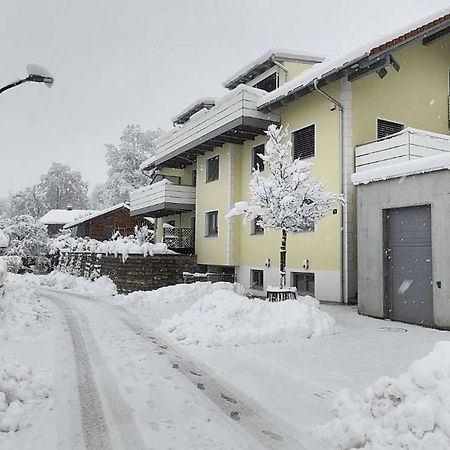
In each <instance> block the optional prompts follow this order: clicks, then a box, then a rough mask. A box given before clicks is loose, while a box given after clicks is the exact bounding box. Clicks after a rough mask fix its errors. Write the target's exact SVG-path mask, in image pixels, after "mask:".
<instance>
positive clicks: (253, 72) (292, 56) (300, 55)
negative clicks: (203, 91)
mask: <svg viewBox="0 0 450 450" xmlns="http://www.w3.org/2000/svg"><path fill="white" fill-rule="evenodd" d="M324 59H325V58H324V56H319V55H313V54H311V53H307V52H299V51H295V50H288V49H270V50H268V51H266V52H265V53H264V54H263V55H261V56H260V57H259V58H257V59H255V60H254V61H252V62H251V63H249V64H247V65H246V66H244V67H242V68H241V69H240V70H238V71H237V72H236V73H234V74H233V75H232V76H231V77H229V78H228V79H226V80H225V81H224V82H223V86H224V87H226V88H227V89H233V88H235V87H236V86H238V85H239V84H242V83H246V82H247V81H249V80H251V79H253V78H255V77H256V76H258V75H260V74H261V73H263V72H265V71H266V70H268V69H269V68H270V67H272V66H274V65H275V64H274V62H273V61H298V62H308V63H319V62H322V61H323V60H324Z"/></svg>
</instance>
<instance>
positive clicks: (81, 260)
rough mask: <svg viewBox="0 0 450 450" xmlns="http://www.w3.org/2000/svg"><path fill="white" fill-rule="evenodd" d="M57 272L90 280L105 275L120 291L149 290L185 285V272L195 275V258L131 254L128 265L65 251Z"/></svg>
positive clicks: (114, 259)
mask: <svg viewBox="0 0 450 450" xmlns="http://www.w3.org/2000/svg"><path fill="white" fill-rule="evenodd" d="M58 270H60V271H62V272H66V273H70V274H72V275H76V276H81V277H84V278H87V279H91V280H95V279H96V278H98V277H100V276H103V275H106V276H108V277H110V278H111V280H112V281H114V283H115V284H116V286H117V289H118V290H119V292H132V291H139V290H142V291H148V290H152V289H158V288H160V287H164V286H170V285H173V284H177V283H182V282H183V272H196V271H197V270H198V268H197V261H196V257H195V256H189V255H180V254H175V255H173V254H161V255H154V256H147V257H144V256H143V255H134V254H131V255H129V256H128V258H127V259H126V261H125V262H123V261H122V257H121V256H117V257H116V256H114V255H101V254H100V255H98V254H95V253H81V252H64V253H62V254H61V257H60V261H59V264H58Z"/></svg>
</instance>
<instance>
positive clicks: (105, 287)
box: [31, 271, 117, 296]
mask: <svg viewBox="0 0 450 450" xmlns="http://www.w3.org/2000/svg"><path fill="white" fill-rule="evenodd" d="M31 276H32V275H31ZM36 278H38V281H39V285H40V286H44V287H51V288H54V289H69V290H70V291H72V292H76V293H77V294H85V295H94V296H100V295H101V296H104V295H105V296H110V295H114V294H116V293H117V287H116V285H115V284H114V283H113V281H112V280H111V279H110V278H109V277H106V276H102V277H100V278H97V279H96V280H95V281H90V280H87V279H86V278H83V277H75V276H73V275H69V274H67V273H63V272H57V271H53V272H51V273H50V274H48V275H38V276H36Z"/></svg>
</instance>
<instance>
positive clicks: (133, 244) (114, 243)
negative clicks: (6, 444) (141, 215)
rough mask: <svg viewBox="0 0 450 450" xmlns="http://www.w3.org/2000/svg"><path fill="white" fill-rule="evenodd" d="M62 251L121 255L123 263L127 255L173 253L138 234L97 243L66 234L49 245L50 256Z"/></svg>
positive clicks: (164, 245) (161, 244)
mask: <svg viewBox="0 0 450 450" xmlns="http://www.w3.org/2000/svg"><path fill="white" fill-rule="evenodd" d="M64 251H71V252H86V253H96V254H106V255H114V256H118V255H121V256H122V259H123V261H125V260H126V259H127V258H128V255H129V254H138V255H144V256H153V255H154V254H161V253H174V252H173V251H171V250H168V249H167V245H166V244H164V243H159V244H152V243H151V242H147V241H145V240H143V239H142V237H141V236H139V235H138V234H136V236H135V235H131V236H127V237H122V236H119V235H117V236H115V237H114V239H111V240H106V241H98V240H96V239H90V238H81V237H78V238H74V237H72V236H70V234H67V233H66V234H62V235H60V236H58V237H56V238H54V239H52V240H51V243H50V254H56V253H58V252H64Z"/></svg>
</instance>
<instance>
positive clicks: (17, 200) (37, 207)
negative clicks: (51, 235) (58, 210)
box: [10, 185, 48, 217]
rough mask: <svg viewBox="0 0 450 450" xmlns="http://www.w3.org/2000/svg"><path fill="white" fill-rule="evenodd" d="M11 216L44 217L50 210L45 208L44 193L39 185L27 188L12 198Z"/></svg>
mask: <svg viewBox="0 0 450 450" xmlns="http://www.w3.org/2000/svg"><path fill="white" fill-rule="evenodd" d="M10 211H11V216H20V215H23V214H26V215H29V216H33V217H42V216H43V215H44V214H45V213H46V212H47V211H48V209H47V208H46V206H45V203H44V198H43V196H42V192H41V191H40V189H39V187H38V186H37V185H34V186H29V187H26V188H25V189H23V190H21V191H19V192H17V193H15V194H14V195H13V196H12V197H11V206H10Z"/></svg>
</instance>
